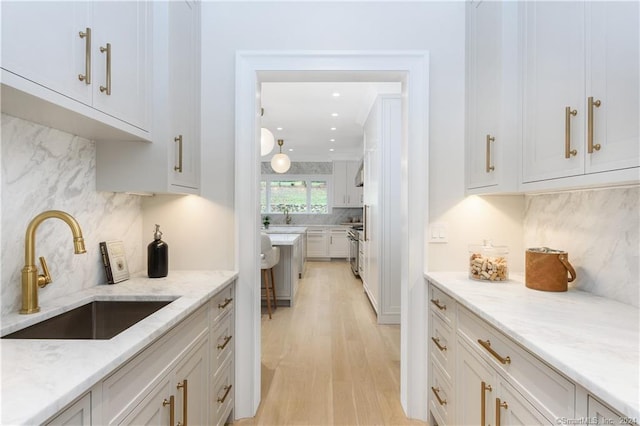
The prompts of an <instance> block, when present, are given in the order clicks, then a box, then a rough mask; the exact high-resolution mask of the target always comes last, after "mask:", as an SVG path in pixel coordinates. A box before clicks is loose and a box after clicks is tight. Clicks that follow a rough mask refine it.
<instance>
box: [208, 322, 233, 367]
mask: <svg viewBox="0 0 640 426" xmlns="http://www.w3.org/2000/svg"><path fill="white" fill-rule="evenodd" d="M232 316H233V314H232V313H231V312H228V313H227V315H226V316H224V317H222V318H220V320H219V321H218V323H217V324H216V325H215V327H214V328H213V330H212V331H211V337H212V338H211V342H212V345H213V347H212V348H211V354H212V355H211V361H212V364H211V372H212V373H213V374H214V375H216V376H217V375H218V372H219V370H220V369H221V368H222V365H223V364H224V362H225V361H226V360H227V359H229V358H230V357H231V356H232V355H231V354H232V353H233V347H234V345H235V340H234V339H235V336H234V333H233V321H232V319H233V318H232Z"/></svg>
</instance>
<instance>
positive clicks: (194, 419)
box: [174, 334, 209, 425]
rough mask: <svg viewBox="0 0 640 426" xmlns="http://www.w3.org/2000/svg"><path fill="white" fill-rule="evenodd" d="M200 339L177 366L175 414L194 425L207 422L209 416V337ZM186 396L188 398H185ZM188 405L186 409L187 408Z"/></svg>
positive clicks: (180, 419) (179, 418) (177, 418)
mask: <svg viewBox="0 0 640 426" xmlns="http://www.w3.org/2000/svg"><path fill="white" fill-rule="evenodd" d="M207 335H208V334H205V338H202V339H200V340H199V341H198V343H197V346H196V347H195V348H194V349H193V350H192V351H191V353H190V354H189V355H187V356H186V357H185V359H184V360H183V361H182V362H181V363H180V365H178V366H177V367H176V375H175V380H174V381H175V383H174V386H176V387H175V388H174V389H175V391H174V392H175V395H176V397H175V404H176V406H175V410H176V413H175V416H176V421H177V422H178V421H179V422H180V423H182V424H183V425H185V424H192V425H204V424H207V418H208V407H207V406H208V394H207V389H208V380H209V374H208V373H209V372H208V362H207V353H208V345H209V339H208V338H206V337H207ZM185 396H186V398H185ZM185 407H186V409H185Z"/></svg>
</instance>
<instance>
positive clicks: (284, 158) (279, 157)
mask: <svg viewBox="0 0 640 426" xmlns="http://www.w3.org/2000/svg"><path fill="white" fill-rule="evenodd" d="M289 167H291V160H290V159H289V156H288V155H287V154H283V153H280V154H276V155H274V156H273V158H272V159H271V168H272V169H273V170H274V171H275V172H276V173H286V172H287V170H289Z"/></svg>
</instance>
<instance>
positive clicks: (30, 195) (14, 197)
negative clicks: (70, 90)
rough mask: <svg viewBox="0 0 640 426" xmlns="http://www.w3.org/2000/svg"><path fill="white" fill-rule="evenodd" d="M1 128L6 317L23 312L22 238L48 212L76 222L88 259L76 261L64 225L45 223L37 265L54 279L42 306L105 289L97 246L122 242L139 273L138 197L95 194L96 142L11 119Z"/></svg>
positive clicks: (42, 293) (3, 308)
mask: <svg viewBox="0 0 640 426" xmlns="http://www.w3.org/2000/svg"><path fill="white" fill-rule="evenodd" d="M1 124H2V139H1V142H0V143H1V150H2V156H1V158H2V175H1V178H2V181H1V192H0V194H2V204H1V213H0V216H1V217H0V220H1V229H2V237H1V247H2V253H1V255H2V269H1V272H0V274H1V275H0V277H1V281H0V291H1V296H2V298H1V301H2V304H1V306H0V309H1V313H2V314H3V315H4V314H7V313H9V312H15V311H17V310H18V309H19V308H20V304H21V302H20V300H21V288H20V280H21V278H20V275H21V274H20V271H21V269H22V267H23V265H24V244H25V242H24V239H25V230H26V228H27V225H28V223H29V222H30V221H31V219H32V218H33V217H34V216H36V215H37V214H39V213H41V212H42V211H44V210H50V209H55V210H63V211H66V212H67V213H69V214H71V215H72V216H73V217H75V218H76V220H77V221H78V222H79V224H80V226H81V227H82V231H83V235H84V239H85V246H86V249H87V253H86V254H82V255H74V253H73V244H72V237H71V232H70V230H69V228H68V227H67V225H66V224H64V223H63V222H61V221H59V220H56V219H52V220H46V221H45V222H43V223H42V224H41V225H40V226H39V227H38V229H37V232H36V257H39V256H44V257H45V258H46V260H47V264H48V266H49V269H50V271H51V275H52V278H53V282H52V283H51V284H49V285H48V286H47V287H45V288H43V289H40V290H39V301H40V305H43V304H46V303H47V300H50V299H52V298H56V297H59V296H62V295H64V294H69V293H72V292H74V291H78V290H81V289H84V288H87V287H92V286H95V285H97V284H104V283H105V282H106V277H105V273H104V268H103V266H102V263H101V258H100V251H99V245H98V244H99V242H100V241H105V240H122V241H123V242H124V245H125V252H126V255H127V261H128V266H129V270H130V271H131V272H134V271H135V272H137V271H140V270H142V269H143V253H142V247H141V244H140V241H141V238H142V208H141V200H140V197H139V196H133V195H126V194H114V193H104V192H96V189H95V180H96V169H95V167H96V162H95V151H96V147H95V142H93V141H90V140H87V139H83V138H80V137H78V136H74V135H71V134H69V133H65V132H62V131H59V130H56V129H51V128H48V127H44V126H41V125H39V124H35V123H32V122H29V121H25V120H22V119H18V118H15V117H12V116H9V115H6V114H2V116H1ZM36 262H37V259H36Z"/></svg>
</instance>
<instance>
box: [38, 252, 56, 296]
mask: <svg viewBox="0 0 640 426" xmlns="http://www.w3.org/2000/svg"><path fill="white" fill-rule="evenodd" d="M40 265H41V266H42V274H41V275H38V287H40V288H43V287H45V286H46V285H47V284H50V283H51V281H53V280H52V279H51V273H49V267H48V266H47V261H46V260H44V256H40Z"/></svg>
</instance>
